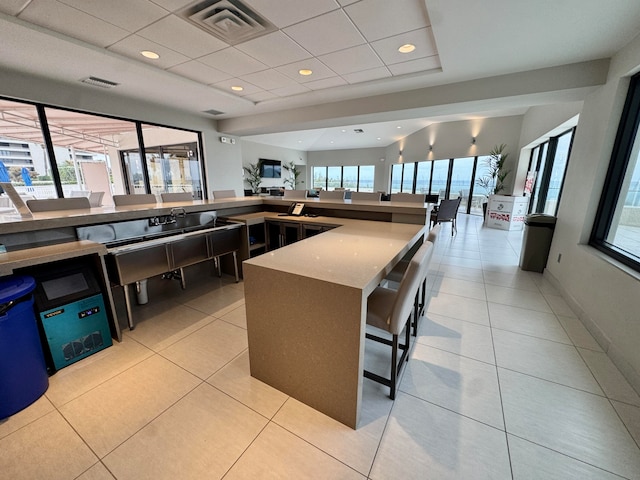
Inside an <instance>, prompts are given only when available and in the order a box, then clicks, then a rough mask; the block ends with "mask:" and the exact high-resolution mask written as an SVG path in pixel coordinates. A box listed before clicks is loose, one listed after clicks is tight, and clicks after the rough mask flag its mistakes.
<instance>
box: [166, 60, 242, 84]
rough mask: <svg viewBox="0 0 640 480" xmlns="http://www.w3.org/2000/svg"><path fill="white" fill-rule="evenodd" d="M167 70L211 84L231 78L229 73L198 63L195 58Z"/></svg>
mask: <svg viewBox="0 0 640 480" xmlns="http://www.w3.org/2000/svg"><path fill="white" fill-rule="evenodd" d="M169 71H170V72H172V73H175V74H177V75H182V76H184V77H187V78H190V79H191V80H195V81H196V82H200V83H203V84H205V85H211V84H214V83H217V82H221V81H223V80H227V79H228V78H231V75H229V74H228V73H224V72H221V71H220V70H218V69H216V68H213V67H210V66H208V65H205V64H203V63H200V62H198V61H197V60H191V61H188V62H185V63H181V64H180V65H176V66H175V67H171V68H170V69H169Z"/></svg>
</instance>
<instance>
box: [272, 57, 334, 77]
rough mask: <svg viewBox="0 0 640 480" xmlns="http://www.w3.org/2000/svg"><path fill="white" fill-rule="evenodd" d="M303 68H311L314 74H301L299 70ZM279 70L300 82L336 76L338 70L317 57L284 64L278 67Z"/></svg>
mask: <svg viewBox="0 0 640 480" xmlns="http://www.w3.org/2000/svg"><path fill="white" fill-rule="evenodd" d="M303 68H304V69H309V70H311V71H312V72H313V74H312V75H309V76H304V75H300V74H299V73H298V72H299V71H300V70H301V69H303ZM277 70H278V71H279V72H280V73H284V74H285V75H287V76H288V77H289V78H291V79H292V80H294V81H296V82H298V83H307V82H311V81H314V80H320V79H322V78H329V77H335V76H336V72H334V71H333V70H331V69H330V68H329V67H327V66H326V65H325V64H324V63H322V62H321V61H320V60H318V59H316V58H310V59H308V60H303V61H301V62H296V63H292V64H289V65H284V66H282V67H279V68H277Z"/></svg>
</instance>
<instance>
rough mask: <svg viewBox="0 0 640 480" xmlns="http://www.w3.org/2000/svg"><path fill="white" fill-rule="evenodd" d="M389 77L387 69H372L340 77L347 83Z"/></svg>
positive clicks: (389, 73)
mask: <svg viewBox="0 0 640 480" xmlns="http://www.w3.org/2000/svg"><path fill="white" fill-rule="evenodd" d="M390 76H391V72H390V71H389V69H388V68H387V67H378V68H372V69H371V70H364V71H362V72H354V73H348V74H346V75H342V77H343V78H344V79H345V80H346V81H347V82H349V83H360V82H368V81H370V80H379V79H380V78H387V77H390Z"/></svg>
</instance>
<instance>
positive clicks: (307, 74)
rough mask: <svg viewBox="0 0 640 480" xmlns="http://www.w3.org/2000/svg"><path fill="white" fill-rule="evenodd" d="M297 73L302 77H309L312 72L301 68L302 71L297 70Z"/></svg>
mask: <svg viewBox="0 0 640 480" xmlns="http://www.w3.org/2000/svg"><path fill="white" fill-rule="evenodd" d="M298 73H299V74H300V75H302V76H303V77H308V76H309V75H311V74H312V73H313V70H309V69H308V68H302V69H300V70H298Z"/></svg>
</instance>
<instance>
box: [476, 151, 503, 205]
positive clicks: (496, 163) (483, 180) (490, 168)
mask: <svg viewBox="0 0 640 480" xmlns="http://www.w3.org/2000/svg"><path fill="white" fill-rule="evenodd" d="M506 148H507V145H506V144H504V143H502V144H500V145H496V146H495V147H493V149H492V150H491V151H490V152H489V155H488V156H487V157H485V158H484V159H483V160H482V165H483V167H484V172H483V174H482V175H481V176H480V177H478V178H477V179H476V185H478V186H479V187H481V188H482V189H484V196H485V199H484V201H483V202H482V211H483V215H485V216H486V213H487V201H488V199H489V196H491V195H495V194H498V193H500V192H501V191H502V190H504V181H505V179H506V178H507V175H509V173H510V170H505V169H504V163H505V161H506V160H507V157H508V156H509V153H507V152H505V149H506Z"/></svg>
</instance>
